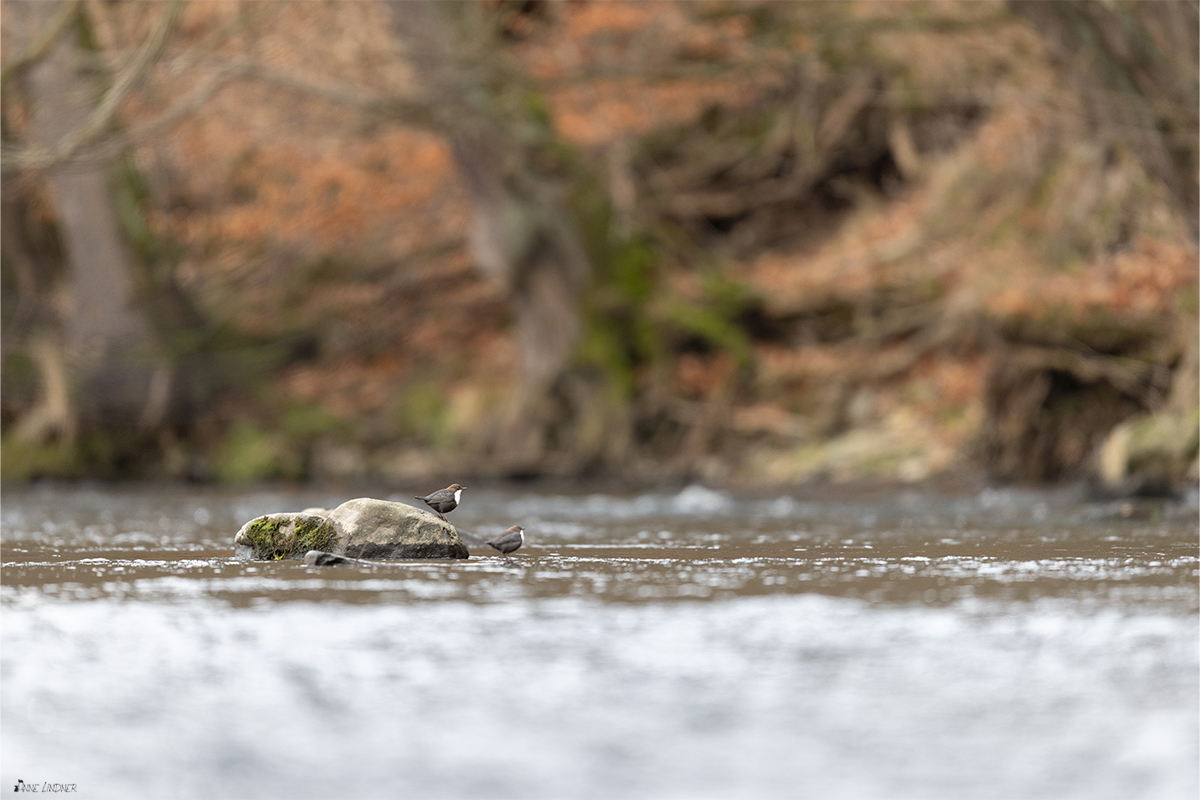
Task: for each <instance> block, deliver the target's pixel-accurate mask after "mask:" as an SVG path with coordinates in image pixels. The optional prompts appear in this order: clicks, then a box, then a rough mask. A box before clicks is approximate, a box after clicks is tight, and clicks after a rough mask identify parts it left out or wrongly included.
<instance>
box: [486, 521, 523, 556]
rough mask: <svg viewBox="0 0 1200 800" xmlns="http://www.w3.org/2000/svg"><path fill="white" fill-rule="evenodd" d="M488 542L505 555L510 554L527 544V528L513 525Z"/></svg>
mask: <svg viewBox="0 0 1200 800" xmlns="http://www.w3.org/2000/svg"><path fill="white" fill-rule="evenodd" d="M488 544H489V545H490V546H491V547H493V548H495V549H496V550H499V551H500V552H501V553H503V554H504V555H508V554H509V553H511V552H513V551H515V550H516V549H517V548H518V547H520V546H521V545H523V544H525V529H524V528H522V527H521V526H520V525H513V526H512V527H511V528H509V529H508V530H506V531H505V532H504V533H502V534H500V535H499V536H497V537H496V538H495V539H492V540H491V541H490V542H488Z"/></svg>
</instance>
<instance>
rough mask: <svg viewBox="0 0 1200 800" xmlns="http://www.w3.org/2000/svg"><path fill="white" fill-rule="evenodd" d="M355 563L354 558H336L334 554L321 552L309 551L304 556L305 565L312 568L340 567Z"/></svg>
mask: <svg viewBox="0 0 1200 800" xmlns="http://www.w3.org/2000/svg"><path fill="white" fill-rule="evenodd" d="M354 562H355V559H353V558H347V557H346V556H335V555H334V554H333V553H325V552H322V551H320V550H309V551H308V552H307V553H305V554H304V563H305V564H307V565H308V566H310V567H340V566H343V565H345V564H353V563H354Z"/></svg>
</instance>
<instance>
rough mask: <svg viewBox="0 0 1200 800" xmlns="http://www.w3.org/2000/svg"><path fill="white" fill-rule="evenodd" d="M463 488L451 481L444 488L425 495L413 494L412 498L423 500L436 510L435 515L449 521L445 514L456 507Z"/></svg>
mask: <svg viewBox="0 0 1200 800" xmlns="http://www.w3.org/2000/svg"><path fill="white" fill-rule="evenodd" d="M464 488H465V487H462V486H459V485H458V484H457V483H452V484H450V485H449V486H447V487H446V488H445V489H438V490H437V491H436V492H434V493H433V494H431V495H426V496H425V497H415V496H414V498H413V499H415V500H423V501H425V505H427V506H429V507H430V508H432V509H433V510H434V511H436V512H437V515H438V516H439V517H441V518H442V519H443V520H444V521H447V522H449V520H447V519H446V515H447V514H449V513H450V512H451V511H453V510H454V509H456V508H458V501H459V500H460V499H461V498H462V490H463V489H464Z"/></svg>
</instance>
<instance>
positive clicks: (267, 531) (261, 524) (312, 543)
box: [234, 514, 337, 561]
mask: <svg viewBox="0 0 1200 800" xmlns="http://www.w3.org/2000/svg"><path fill="white" fill-rule="evenodd" d="M336 542H337V531H336V530H335V529H334V528H333V526H332V525H330V524H329V523H328V522H326V521H325V519H324V518H323V517H320V516H317V515H315V514H267V515H266V516H262V517H257V518H255V519H252V520H251V521H250V522H248V523H246V525H245V526H244V527H243V528H242V529H241V530H240V531H238V534H237V536H236V537H235V538H234V547H235V552H236V554H237V555H238V557H239V558H252V559H259V560H265V561H278V560H280V559H284V558H294V559H302V558H304V554H305V553H307V552H308V551H309V550H330V549H331V548H332V547H333V546H334V544H335V543H336Z"/></svg>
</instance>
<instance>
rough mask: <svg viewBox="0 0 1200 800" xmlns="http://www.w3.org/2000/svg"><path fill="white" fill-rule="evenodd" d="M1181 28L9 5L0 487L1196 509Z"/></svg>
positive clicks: (1050, 11)
mask: <svg viewBox="0 0 1200 800" xmlns="http://www.w3.org/2000/svg"><path fill="white" fill-rule="evenodd" d="M1197 8H1198V6H1197V3H1196V2H1194V0H1185V1H1182V2H1155V3H1144V2H1120V0H1114V1H1113V2H1063V3H1056V2H1020V1H1019V0H1013V1H1012V2H953V1H950V0H947V1H946V2H907V3H906V2H881V3H870V2H857V3H844V2H836V3H820V2H804V3H773V2H715V1H714V2H707V1H705V2H679V3H675V2H653V3H632V2H630V3H627V2H615V1H612V2H610V1H606V2H589V1H588V0H583V1H582V2H543V1H541V0H525V1H524V2H510V1H508V0H502V1H499V2H473V3H460V4H456V3H437V4H430V5H426V4H422V3H394V4H388V3H384V2H355V3H342V2H305V3H292V2H248V1H247V2H243V1H242V0H238V2H211V1H209V0H192V2H186V3H185V2H123V1H121V0H117V1H115V2H114V1H112V0H106V1H105V2H100V1H99V0H95V1H93V0H84V1H78V0H75V1H66V2H23V1H22V0H6V1H5V2H3V3H0V13H2V16H0V23H2V28H0V30H2V36H3V41H2V48H3V76H2V79H3V92H2V94H0V98H2V111H3V118H2V122H3V151H2V165H3V193H2V198H3V209H2V210H3V216H2V220H0V221H2V225H3V228H2V235H0V245H2V255H3V258H2V266H3V290H2V295H0V297H2V312H3V320H2V322H3V332H2V340H0V341H2V346H3V363H2V370H3V371H2V394H0V432H2V436H3V448H2V456H3V457H2V461H0V464H2V468H3V477H4V478H5V479H6V480H28V479H36V478H41V477H98V478H143V479H144V478H164V477H166V478H176V479H186V480H199V481H221V482H243V481H254V480H264V479H295V480H303V479H314V480H351V479H360V478H362V479H380V478H383V479H388V480H397V481H411V480H414V479H418V478H425V477H430V476H435V475H444V476H453V477H454V478H455V479H457V480H460V481H461V480H463V479H464V478H469V477H471V476H483V477H495V478H500V477H520V478H531V477H548V476H566V477H587V478H618V479H621V480H626V481H652V482H653V481H675V480H700V481H706V482H714V483H724V484H728V485H737V484H742V485H751V484H752V485H778V484H788V483H794V482H805V481H835V482H847V481H856V480H864V479H867V480H882V481H889V482H890V481H901V482H917V481H926V480H931V479H938V478H939V477H944V476H957V477H962V476H980V477H983V478H987V479H991V480H1000V481H1020V482H1052V481H1064V480H1088V481H1092V482H1093V483H1095V484H1096V485H1100V486H1105V487H1107V488H1108V489H1109V490H1111V491H1114V492H1118V493H1137V492H1141V493H1155V492H1163V491H1168V490H1170V488H1171V487H1172V486H1177V485H1179V483H1180V482H1185V481H1193V482H1194V481H1195V480H1196V478H1197V460H1196V454H1197V422H1198V414H1200V412H1198V405H1197V391H1198V383H1200V378H1198V373H1197V309H1198V292H1197V214H1198V204H1197V196H1198V181H1197V169H1198V157H1197V142H1198V133H1200V132H1198V123H1197V100H1196V98H1197V92H1198V78H1197V76H1198V74H1200V58H1198V55H1197V31H1198V25H1200V21H1198V20H1200V15H1198V12H1197Z"/></svg>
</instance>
